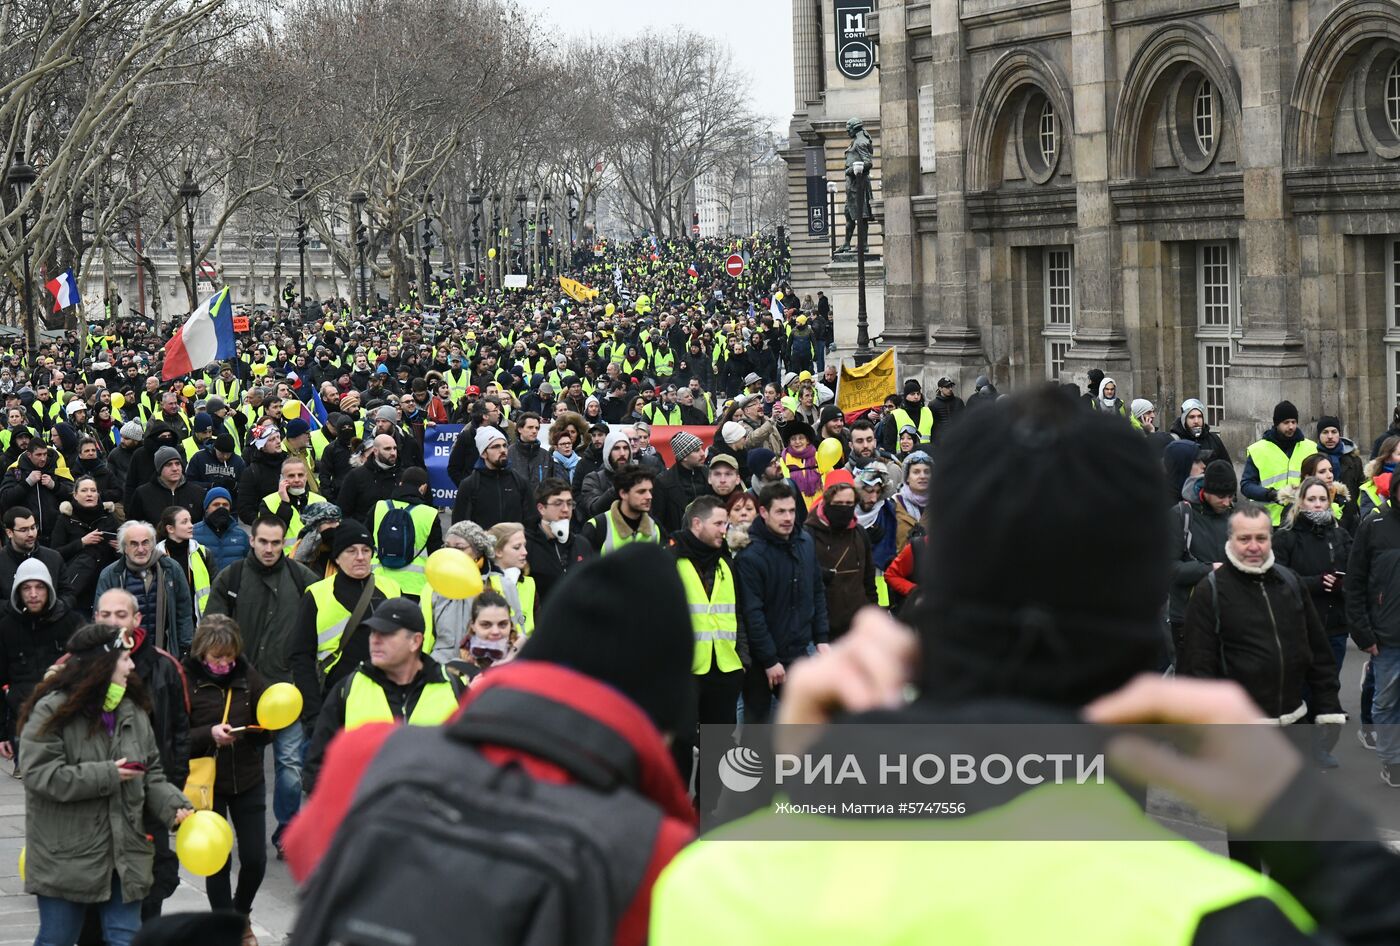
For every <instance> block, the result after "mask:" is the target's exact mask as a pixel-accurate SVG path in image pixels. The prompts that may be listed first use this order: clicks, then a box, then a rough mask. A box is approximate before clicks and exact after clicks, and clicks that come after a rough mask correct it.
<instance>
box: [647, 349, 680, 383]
mask: <svg viewBox="0 0 1400 946" xmlns="http://www.w3.org/2000/svg"><path fill="white" fill-rule="evenodd" d="M652 362H653V364H654V365H655V366H656V376H657V377H658V378H669V377H670V376H671V375H673V374H675V372H676V353H675V352H673V351H669V350H668V351H659V352H657V353H656V354H654V355H653V356H652Z"/></svg>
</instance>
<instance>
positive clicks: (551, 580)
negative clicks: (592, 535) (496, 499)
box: [525, 523, 598, 614]
mask: <svg viewBox="0 0 1400 946" xmlns="http://www.w3.org/2000/svg"><path fill="white" fill-rule="evenodd" d="M525 551H526V554H527V556H528V559H527V561H528V563H529V565H530V577H532V578H534V579H535V613H536V614H539V613H540V609H541V608H542V607H544V602H545V599H546V598H547V597H548V596H549V592H550V589H552V588H553V587H554V586H555V585H557V584H558V583H559V581H560V579H562V578H563V577H564V575H565V574H566V573H567V572H569V571H571V570H573V569H574V568H577V567H578V565H579V563H581V562H584V561H586V560H588V559H590V558H594V557H596V556H597V554H598V552H597V550H596V549H594V548H593V546H591V545H589V544H588V541H587V540H586V539H584V537H583V536H581V535H579V530H578V528H576V527H574V528H571V530H570V532H569V541H567V542H565V543H563V544H560V543H558V542H556V541H554V538H553V536H548V537H547V536H545V534H544V527H543V525H542V524H541V523H536V524H534V525H532V526H530V527H529V528H527V529H526V530H525Z"/></svg>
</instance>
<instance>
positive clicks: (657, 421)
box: [642, 401, 681, 427]
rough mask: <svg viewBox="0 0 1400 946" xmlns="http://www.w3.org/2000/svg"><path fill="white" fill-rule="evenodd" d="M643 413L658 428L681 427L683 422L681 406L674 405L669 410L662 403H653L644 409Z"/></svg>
mask: <svg viewBox="0 0 1400 946" xmlns="http://www.w3.org/2000/svg"><path fill="white" fill-rule="evenodd" d="M642 413H644V414H646V415H647V417H648V418H649V419H650V420H651V422H652V424H653V425H654V426H657V427H664V426H667V425H671V426H679V425H680V422H681V406H680V405H679V404H672V405H671V407H670V409H669V410H668V409H667V408H666V406H665V405H664V404H662V403H661V402H660V401H652V402H651V403H650V404H648V405H647V406H646V407H645V408H644V409H643V411H642Z"/></svg>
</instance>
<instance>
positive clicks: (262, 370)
mask: <svg viewBox="0 0 1400 946" xmlns="http://www.w3.org/2000/svg"><path fill="white" fill-rule="evenodd" d="M253 374H255V375H257V376H258V377H259V378H261V377H262V376H263V375H265V374H267V365H253Z"/></svg>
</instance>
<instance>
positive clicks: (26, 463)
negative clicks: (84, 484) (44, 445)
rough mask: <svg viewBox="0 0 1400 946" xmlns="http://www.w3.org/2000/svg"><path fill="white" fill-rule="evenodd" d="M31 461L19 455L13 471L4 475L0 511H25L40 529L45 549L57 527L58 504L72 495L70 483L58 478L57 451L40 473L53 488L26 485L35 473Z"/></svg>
mask: <svg viewBox="0 0 1400 946" xmlns="http://www.w3.org/2000/svg"><path fill="white" fill-rule="evenodd" d="M30 457H31V454H29V453H22V454H20V456H19V460H18V462H17V465H16V466H15V468H14V469H12V470H6V471H5V477H4V480H3V481H0V509H10V508H12V507H14V506H24V507H26V508H28V509H29V511H30V512H32V513H34V518H35V525H37V526H38V527H39V541H40V542H43V543H44V544H45V545H47V544H48V543H49V538H50V537H51V536H52V535H53V527H54V526H55V525H57V524H58V506H59V504H60V503H62V502H63V501H64V500H66V499H69V498H70V497H71V496H72V495H73V481H72V480H70V479H67V478H66V477H62V476H59V475H58V451H56V450H50V451H49V459H48V463H47V464H46V465H45V466H44V468H43V469H42V470H39V472H40V473H46V474H48V476H49V478H50V479H51V480H52V481H53V485H52V486H44V485H43V484H42V483H33V484H31V483H29V482H27V480H28V478H29V476H30V474H31V473H34V472H35V470H36V469H38V468H37V467H35V466H34V463H33V461H32V460H31V459H30Z"/></svg>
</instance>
